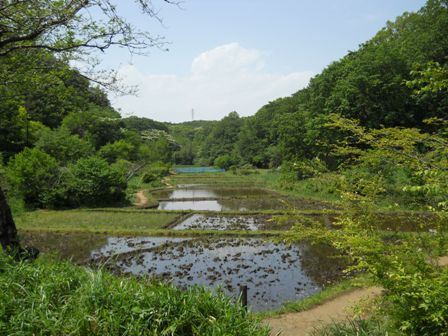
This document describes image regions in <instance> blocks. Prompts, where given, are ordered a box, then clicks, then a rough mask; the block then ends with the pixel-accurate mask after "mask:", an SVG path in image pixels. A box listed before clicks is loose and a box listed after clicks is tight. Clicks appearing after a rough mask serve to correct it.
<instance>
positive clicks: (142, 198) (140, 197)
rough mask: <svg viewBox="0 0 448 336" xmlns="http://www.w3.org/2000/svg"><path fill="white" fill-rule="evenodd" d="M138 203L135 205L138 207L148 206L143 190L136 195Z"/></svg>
mask: <svg viewBox="0 0 448 336" xmlns="http://www.w3.org/2000/svg"><path fill="white" fill-rule="evenodd" d="M135 197H136V202H135V203H134V204H135V205H136V206H138V207H144V206H145V205H146V204H148V198H147V197H146V196H145V194H144V193H143V190H140V191H139V192H137V194H135Z"/></svg>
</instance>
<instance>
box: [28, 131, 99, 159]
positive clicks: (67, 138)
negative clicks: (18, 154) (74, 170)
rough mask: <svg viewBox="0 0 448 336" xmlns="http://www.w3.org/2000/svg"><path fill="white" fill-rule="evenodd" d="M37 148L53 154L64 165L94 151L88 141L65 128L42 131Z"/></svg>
mask: <svg viewBox="0 0 448 336" xmlns="http://www.w3.org/2000/svg"><path fill="white" fill-rule="evenodd" d="M36 148H39V149H41V150H42V151H44V152H45V153H47V154H49V155H51V156H52V157H53V158H55V159H57V160H58V161H59V162H60V163H61V164H62V165H67V164H68V163H70V162H76V161H77V160H79V159H80V158H82V157H87V156H90V155H92V154H93V153H94V149H93V146H92V145H91V144H90V143H89V142H88V141H86V140H83V139H81V138H80V137H79V136H78V135H72V134H70V133H69V131H68V130H67V129H65V128H59V129H56V130H44V131H42V132H41V135H40V137H39V140H37V141H36Z"/></svg>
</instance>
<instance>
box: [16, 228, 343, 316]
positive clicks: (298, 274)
mask: <svg viewBox="0 0 448 336" xmlns="http://www.w3.org/2000/svg"><path fill="white" fill-rule="evenodd" d="M21 237H22V239H23V242H24V243H25V244H26V245H33V246H36V247H37V248H39V249H40V250H41V251H42V253H48V252H58V253H59V254H60V255H61V256H62V257H64V258H67V259H72V260H73V261H76V262H84V261H86V260H87V259H89V258H91V259H94V260H97V261H98V262H99V263H100V264H103V263H104V262H107V263H108V266H109V267H110V268H111V269H112V270H115V271H117V272H124V273H131V274H135V275H139V276H149V277H158V278H161V279H164V280H166V281H171V282H173V283H174V284H176V285H178V286H180V287H181V288H187V287H190V286H193V285H204V286H206V287H208V288H212V289H216V288H218V287H221V288H222V290H223V291H224V292H226V293H228V294H229V295H231V296H233V297H236V296H237V295H238V293H239V292H238V288H239V285H240V284H244V285H247V286H248V289H249V293H248V296H249V305H250V307H251V309H253V310H267V309H273V308H276V307H279V306H280V305H281V304H282V303H284V302H286V301H292V300H298V299H301V298H304V297H307V296H309V295H311V294H312V293H315V292H317V291H319V290H321V289H322V288H323V287H325V286H326V285H327V284H329V283H331V282H333V281H335V280H337V279H338V278H340V277H341V269H342V267H343V262H342V261H341V260H338V259H334V258H332V255H333V253H334V251H332V250H331V249H328V248H325V247H322V246H309V245H306V244H298V245H287V244H284V243H281V242H275V241H269V240H263V239H260V238H249V239H240V238H209V239H192V238H165V237H132V238H123V237H107V236H104V235H97V234H61V233H46V234H40V233H39V234H38V233H22V234H21Z"/></svg>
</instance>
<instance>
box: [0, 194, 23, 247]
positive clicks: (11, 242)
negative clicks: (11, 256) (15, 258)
mask: <svg viewBox="0 0 448 336" xmlns="http://www.w3.org/2000/svg"><path fill="white" fill-rule="evenodd" d="M0 244H1V245H2V248H3V251H6V252H8V253H11V252H13V253H14V251H17V250H19V249H20V244H19V239H18V237H17V229H16V224H15V223H14V219H13V218H12V213H11V209H10V208H9V205H8V202H7V201H6V196H5V193H4V192H3V189H2V188H1V187H0Z"/></svg>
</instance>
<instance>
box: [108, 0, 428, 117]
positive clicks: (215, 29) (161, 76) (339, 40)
mask: <svg viewBox="0 0 448 336" xmlns="http://www.w3.org/2000/svg"><path fill="white" fill-rule="evenodd" d="M424 2H425V1H424V0H393V1H392V0H337V1H336V0H313V1H312V0H277V1H273V0H185V1H183V3H182V4H181V7H180V8H179V7H177V6H168V5H164V4H162V2H160V1H159V2H155V3H156V5H157V6H158V8H160V14H159V15H160V17H161V18H163V24H160V23H158V22H156V21H154V20H150V19H148V18H144V17H142V16H141V15H139V13H138V12H133V10H132V8H131V7H126V8H123V10H124V11H125V15H126V16H127V18H128V19H129V20H130V21H131V22H133V23H134V25H135V26H138V27H139V28H141V29H147V30H150V31H151V32H153V34H154V35H163V36H165V38H166V40H167V42H169V44H168V45H167V48H168V49H169V51H163V50H159V49H153V50H151V53H150V54H149V55H148V56H132V57H131V56H130V55H129V54H128V53H127V52H126V51H125V50H118V49H117V50H110V51H108V53H107V54H106V55H105V56H104V57H103V62H104V64H105V65H106V66H109V67H111V68H114V69H117V70H118V71H119V74H120V77H121V78H122V80H123V82H124V83H126V84H129V85H138V87H139V93H138V95H137V96H124V97H115V96H112V95H111V99H112V102H113V105H114V106H115V107H116V108H118V109H120V111H121V113H122V115H124V116H128V115H137V116H144V117H148V118H152V119H156V120H160V121H172V122H180V121H186V120H191V110H192V109H194V111H195V113H194V117H195V119H196V120H198V119H206V120H213V119H221V118H222V117H224V116H225V115H226V114H228V113H229V112H231V111H237V112H238V113H239V114H240V115H243V116H248V115H252V114H254V113H255V112H256V111H257V110H258V109H259V108H260V107H261V106H263V105H264V104H266V103H267V102H269V101H271V100H274V99H276V98H278V97H284V96H288V95H290V94H292V93H294V92H295V91H297V90H298V89H300V88H303V87H304V86H306V85H307V83H308V81H309V79H310V77H312V76H313V75H315V74H317V73H319V72H320V71H321V70H322V69H323V68H324V67H325V66H327V65H328V64H329V63H331V62H332V61H335V60H337V59H339V58H340V57H342V56H344V55H345V54H346V52H347V51H348V50H356V49H357V46H358V45H359V44H360V43H362V42H364V41H366V40H368V39H369V38H371V37H372V36H373V35H374V34H375V33H376V32H377V31H378V30H379V29H380V28H381V27H383V26H384V25H385V23H386V22H387V21H388V20H393V19H394V18H395V17H396V16H398V15H400V14H402V13H403V12H405V11H415V10H418V9H419V8H420V7H421V6H423V4H424Z"/></svg>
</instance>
